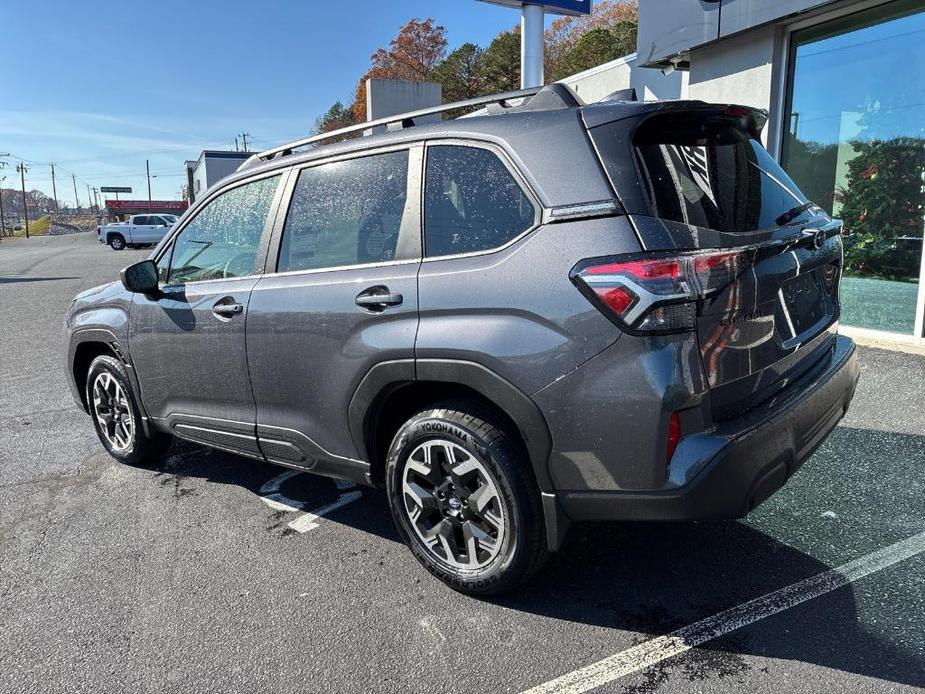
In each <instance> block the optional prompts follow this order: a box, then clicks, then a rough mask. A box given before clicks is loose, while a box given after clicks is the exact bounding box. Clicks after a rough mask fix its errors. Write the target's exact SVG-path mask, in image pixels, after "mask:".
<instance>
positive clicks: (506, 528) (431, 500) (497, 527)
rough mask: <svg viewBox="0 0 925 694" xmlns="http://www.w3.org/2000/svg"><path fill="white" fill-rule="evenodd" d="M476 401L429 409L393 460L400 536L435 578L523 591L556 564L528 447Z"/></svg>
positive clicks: (410, 424) (392, 491)
mask: <svg viewBox="0 0 925 694" xmlns="http://www.w3.org/2000/svg"><path fill="white" fill-rule="evenodd" d="M492 420H493V417H492V416H491V414H489V413H483V412H481V411H480V409H479V406H478V405H476V404H471V405H470V404H467V403H453V404H448V405H446V406H444V407H437V408H434V409H428V410H424V411H422V412H419V413H418V414H416V415H415V416H413V417H412V418H411V419H410V420H408V421H407V422H406V423H405V424H404V425H403V426H402V427H401V429H399V431H398V433H397V434H396V435H395V438H394V440H393V441H392V445H391V448H390V449H389V455H388V460H387V462H386V489H387V492H388V500H389V507H390V510H391V512H392V517H393V519H394V520H395V525H396V527H397V528H398V531H399V534H400V535H401V537H402V539H403V540H404V541H405V544H407V545H408V547H409V548H410V549H411V551H412V553H413V554H414V555H415V557H416V558H417V559H418V561H420V562H421V564H423V565H424V567H425V568H426V569H427V570H428V571H430V572H431V573H432V574H433V575H434V576H436V577H437V578H439V579H440V580H442V581H444V582H445V583H447V584H448V585H449V586H450V587H451V588H454V589H455V590H458V591H461V592H464V593H470V594H480V595H487V594H492V593H500V592H503V591H506V590H510V589H511V588H514V587H515V586H517V585H518V584H520V583H522V582H523V581H525V580H526V579H527V578H529V577H530V576H531V575H532V574H533V573H534V572H535V571H536V570H537V569H538V568H539V567H540V566H541V565H542V563H543V561H544V560H545V558H546V537H545V528H544V524H543V516H542V510H541V506H540V498H539V490H538V488H537V485H536V482H535V480H534V479H533V476H532V473H531V471H530V468H529V465H530V463H529V460H528V458H527V455H526V452H525V451H524V449H523V446H522V445H521V444H520V442H519V441H518V440H517V439H516V437H514V436H512V435H511V434H510V433H508V432H506V431H504V429H503V428H502V427H501V426H499V425H498V424H497V423H495V422H493V421H492Z"/></svg>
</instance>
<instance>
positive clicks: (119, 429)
mask: <svg viewBox="0 0 925 694" xmlns="http://www.w3.org/2000/svg"><path fill="white" fill-rule="evenodd" d="M86 398H87V403H88V405H89V408H90V416H91V418H92V419H93V426H94V428H95V429H96V435H97V436H98V437H99V439H100V443H102V444H103V447H104V448H105V449H106V452H107V453H109V455H111V456H112V457H113V458H115V459H116V460H118V461H120V462H123V463H128V464H130V465H139V464H141V465H145V464H151V463H156V462H160V460H161V459H162V458H163V455H164V453H165V452H166V451H167V449H168V448H169V447H170V441H171V437H170V436H168V435H167V434H163V433H161V432H152V434H151V435H150V436H149V435H147V434H145V431H144V427H143V425H142V422H141V413H140V410H139V409H138V404H137V401H136V399H135V394H134V392H133V391H132V384H131V382H130V381H129V380H128V375H127V374H126V372H125V367H124V366H123V365H122V363H121V362H120V361H119V360H118V359H115V358H114V357H110V356H105V355H103V356H99V357H97V358H96V359H94V360H93V362H92V363H91V364H90V370H89V371H88V372H87V391H86Z"/></svg>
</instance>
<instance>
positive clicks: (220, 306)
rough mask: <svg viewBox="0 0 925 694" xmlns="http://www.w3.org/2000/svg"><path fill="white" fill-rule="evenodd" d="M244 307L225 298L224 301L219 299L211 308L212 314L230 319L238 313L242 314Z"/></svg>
mask: <svg viewBox="0 0 925 694" xmlns="http://www.w3.org/2000/svg"><path fill="white" fill-rule="evenodd" d="M243 311H244V306H243V305H242V304H239V303H237V302H236V301H235V300H234V299H233V298H231V297H225V298H224V299H219V300H218V301H217V302H216V303H215V304H214V305H213V306H212V313H214V314H215V315H216V316H219V317H220V318H230V317H231V316H236V315H238V314H239V313H243Z"/></svg>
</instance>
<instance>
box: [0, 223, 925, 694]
mask: <svg viewBox="0 0 925 694" xmlns="http://www.w3.org/2000/svg"><path fill="white" fill-rule="evenodd" d="M144 254H145V252H144V251H123V252H121V253H117V252H114V251H111V250H110V249H109V248H107V247H104V246H101V245H100V244H99V243H98V242H97V240H96V237H95V235H91V234H76V235H68V236H61V237H46V238H38V239H31V240H29V241H25V240H22V239H16V240H11V241H7V240H4V241H3V242H2V243H0V692H16V693H17V694H18V693H21V692H46V691H54V692H57V691H85V692H124V691H133V692H189V691H193V692H237V691H247V692H291V691H296V690H298V691H307V692H321V691H345V692H369V691H371V690H376V691H440V690H444V691H476V690H485V691H512V692H516V691H521V690H523V689H526V688H529V687H532V686H535V685H538V684H541V683H543V682H546V681H548V680H551V679H553V678H556V677H558V676H560V675H563V674H565V673H568V672H570V671H572V670H575V669H576V668H581V667H584V666H587V665H589V664H591V663H594V662H595V661H598V660H600V659H601V658H604V657H606V656H610V655H613V654H616V653H621V652H623V651H625V650H626V649H627V648H630V647H632V646H634V645H636V644H639V643H643V642H645V641H646V640H648V639H650V638H653V637H657V636H659V635H662V634H667V633H670V632H672V631H673V630H675V629H678V628H680V627H684V626H685V625H689V624H691V623H693V622H696V621H697V620H701V619H703V618H705V617H709V616H710V615H714V614H716V613H718V612H720V611H722V610H725V609H727V608H731V607H735V606H737V605H741V604H742V603H744V602H746V601H748V600H751V599H753V598H756V597H758V596H761V595H764V594H766V593H768V592H769V591H773V590H776V589H779V588H782V587H785V586H789V585H791V584H793V583H795V582H798V581H801V580H803V579H806V578H808V577H812V576H815V575H817V574H819V573H821V572H824V571H826V570H828V569H829V568H830V567H833V566H838V565H840V564H844V563H845V562H849V561H852V560H854V559H857V558H858V557H862V556H865V555H867V554H868V553H870V552H874V551H877V550H880V549H881V548H884V547H888V546H890V545H892V544H893V543H896V542H897V541H900V540H903V539H905V538H909V537H914V536H916V535H917V534H919V533H922V532H923V531H925V494H923V492H925V357H921V356H917V355H910V354H902V353H897V352H889V351H883V350H876V349H868V348H861V350H860V355H861V364H862V377H861V382H860V386H859V390H858V393H857V396H856V398H855V401H854V404H853V406H852V409H851V411H850V412H849V414H848V416H847V417H846V418H845V419H844V420H843V422H842V423H841V424H840V425H839V427H838V428H837V429H836V430H835V432H834V433H833V434H832V436H831V437H830V438H829V439H828V440H827V441H826V442H825V444H824V445H823V446H822V447H821V448H820V449H819V450H818V451H817V452H816V453H815V455H814V456H813V457H812V459H811V460H810V461H808V462H807V463H806V464H805V465H804V466H803V467H802V468H801V470H800V471H799V472H798V473H797V475H795V476H794V478H793V479H792V480H791V481H790V482H789V483H788V484H787V486H786V487H785V488H784V489H783V490H781V491H780V492H779V493H778V494H776V495H775V496H773V497H772V498H771V499H770V500H769V501H768V502H767V503H765V504H764V505H763V506H761V507H760V508H759V509H757V510H756V511H755V512H753V513H752V514H751V515H750V516H749V517H748V518H746V519H745V520H744V521H741V522H724V523H698V524H694V523H687V524H675V525H659V524H619V525H617V524H601V525H590V526H586V527H577V528H574V529H573V531H572V533H571V535H570V538H569V541H568V544H567V546H566V547H565V549H564V550H563V552H561V553H560V554H559V555H557V556H555V557H554V558H553V559H552V560H551V561H550V563H549V564H548V565H547V567H546V568H545V570H544V571H543V572H542V573H541V574H540V575H539V576H538V577H537V578H536V580H534V581H533V582H531V583H530V584H529V585H527V586H525V587H523V589H522V590H520V591H519V592H518V593H517V594H515V595H512V596H508V597H505V598H501V599H492V600H477V599H473V598H468V597H464V596H462V595H459V594H457V593H454V592H452V591H450V590H449V589H447V588H446V587H444V586H443V585H442V584H440V583H438V582H436V581H435V580H433V579H431V578H430V577H429V575H427V574H426V573H425V572H424V571H423V570H422V569H421V568H420V567H419V566H418V565H417V564H416V562H415V561H414V560H413V559H412V557H411V555H410V553H408V552H407V551H406V550H405V549H404V547H403V546H402V545H401V544H400V543H399V542H398V540H397V536H396V533H395V531H394V529H393V527H392V524H391V521H390V520H389V518H388V515H387V512H386V509H385V504H384V499H383V498H382V495H381V493H379V492H376V491H371V490H363V491H362V496H361V497H360V499H359V500H357V501H355V502H353V503H350V504H347V505H345V506H343V507H342V508H340V509H338V510H337V511H335V512H333V513H331V514H330V515H328V516H327V517H325V518H322V519H321V520H320V521H319V522H318V524H317V527H316V528H314V529H312V530H310V531H309V532H305V533H297V532H293V530H292V529H291V528H289V526H288V524H289V523H290V522H291V521H293V520H295V519H297V518H298V517H299V514H298V513H290V512H287V511H284V510H279V509H278V508H272V507H271V506H269V505H268V504H267V503H265V501H264V499H262V498H261V488H262V487H264V486H265V485H266V484H267V483H269V482H271V480H273V479H274V478H275V477H277V476H278V475H279V474H280V473H281V472H283V471H282V470H281V469H279V468H274V467H272V466H270V465H264V464H260V463H257V462H254V461H250V460H244V459H241V458H237V457H235V456H232V455H228V454H224V453H218V452H210V451H206V450H203V449H200V448H196V447H193V446H186V445H176V446H175V447H174V449H173V450H172V452H171V455H170V458H169V460H168V461H167V463H166V466H165V467H164V468H163V469H143V468H132V467H126V466H122V465H118V464H116V463H115V462H114V461H112V460H111V459H110V458H108V457H107V456H106V455H105V454H104V453H103V451H102V450H101V448H100V446H99V444H98V442H97V441H96V440H95V437H94V435H93V433H92V430H91V425H90V421H89V419H88V418H87V417H86V415H84V414H83V413H82V412H80V411H78V409H77V408H76V406H75V405H74V403H73V402H72V400H71V397H70V394H69V391H68V389H67V385H66V382H65V377H64V370H63V362H64V355H63V347H64V345H63V344H62V325H61V318H62V314H63V312H64V310H65V308H66V306H67V305H68V303H69V301H70V299H71V297H72V296H73V295H74V294H75V293H76V292H77V291H80V290H82V289H85V288H88V287H90V286H93V285H95V284H99V283H101V282H104V281H109V280H110V279H113V278H115V277H116V276H117V272H118V269H119V268H120V267H122V266H124V265H127V264H128V263H130V262H132V261H134V260H135V259H138V258H141V257H144ZM281 491H282V492H283V493H284V494H285V495H286V496H287V497H290V498H292V499H295V500H297V501H299V502H300V503H304V504H306V506H307V507H308V508H317V507H319V506H322V505H325V504H328V503H331V502H332V501H335V500H337V499H338V498H339V497H340V495H341V494H342V493H345V492H344V490H341V489H338V488H336V487H335V485H334V483H333V482H331V481H330V480H325V479H320V478H314V477H311V476H309V475H305V474H302V475H297V476H294V477H292V478H290V479H288V480H287V481H285V482H284V483H282V485H281ZM923 617H925V555H923V554H915V555H914V556H912V557H910V558H907V559H905V560H903V561H899V562H896V563H893V564H892V565H890V566H888V567H886V568H883V569H882V570H879V571H876V572H874V573H871V574H870V575H867V576H866V577H863V578H860V579H858V580H857V581H854V582H852V583H850V584H848V585H844V586H842V587H840V588H837V589H836V590H832V591H830V592H827V593H825V594H824V595H821V596H820V597H816V598H815V599H812V600H808V601H806V602H803V603H802V604H799V605H797V606H795V607H792V608H791V609H788V610H785V611H781V612H779V613H777V614H774V615H773V616H769V617H767V618H766V619H762V620H760V621H755V622H754V623H752V624H750V625H748V626H745V627H743V628H740V629H737V630H734V631H732V632H731V633H729V634H727V635H725V636H723V637H721V638H718V639H714V640H712V641H709V642H707V643H704V644H702V645H700V646H699V647H697V648H694V649H692V650H689V651H687V652H685V653H683V654H680V655H677V656H675V657H672V658H669V659H666V660H662V661H661V662H658V663H656V664H654V665H651V666H649V667H642V668H638V669H635V670H632V671H630V672H628V673H627V674H626V675H625V676H623V677H621V678H619V679H615V680H612V681H610V682H607V683H605V684H604V685H603V687H602V691H615V692H616V691H626V692H668V691H671V692H728V691H748V692H767V693H772V692H773V693H776V692H782V691H787V692H820V691H825V692H842V691H844V692H849V691H850V692H856V691H863V692H901V691H902V692H911V691H921V689H920V688H921V687H923V686H925V618H923Z"/></svg>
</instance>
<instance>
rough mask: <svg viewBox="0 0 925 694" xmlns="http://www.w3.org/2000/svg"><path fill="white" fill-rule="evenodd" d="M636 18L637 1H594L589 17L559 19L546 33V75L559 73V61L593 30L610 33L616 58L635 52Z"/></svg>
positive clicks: (637, 13) (637, 10) (637, 12)
mask: <svg viewBox="0 0 925 694" xmlns="http://www.w3.org/2000/svg"><path fill="white" fill-rule="evenodd" d="M638 15H639V3H638V0H598V1H597V2H595V3H594V9H593V10H592V13H591V15H590V16H587V15H585V16H581V17H560V18H559V19H556V20H555V21H553V22H552V24H551V25H550V26H549V29H547V30H546V35H545V44H546V74H547V75H558V74H560V73H561V71H560V69H559V62H560V61H561V60H562V59H563V58H564V57H565V55H566V54H567V53H568V52H569V51H571V50H572V49H573V48H574V47H575V46H576V44H577V43H578V42H579V41H580V40H581V37H582V36H584V35H585V34H587V33H588V32H589V31H593V30H594V29H607V30H608V31H611V32H613V33H614V36H616V38H617V40H618V42H619V43H620V45H621V46H622V49H621V50H620V53H619V56H618V57H620V56H624V55H626V54H628V53H632V52H633V51H635V50H636V24H637V20H638Z"/></svg>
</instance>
